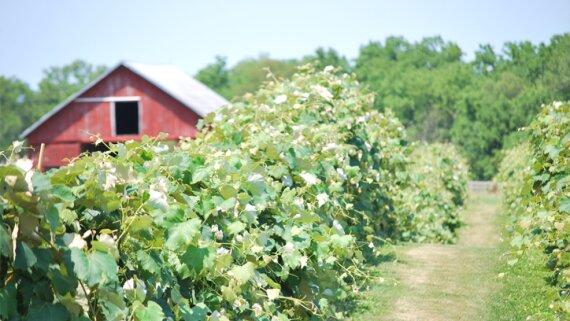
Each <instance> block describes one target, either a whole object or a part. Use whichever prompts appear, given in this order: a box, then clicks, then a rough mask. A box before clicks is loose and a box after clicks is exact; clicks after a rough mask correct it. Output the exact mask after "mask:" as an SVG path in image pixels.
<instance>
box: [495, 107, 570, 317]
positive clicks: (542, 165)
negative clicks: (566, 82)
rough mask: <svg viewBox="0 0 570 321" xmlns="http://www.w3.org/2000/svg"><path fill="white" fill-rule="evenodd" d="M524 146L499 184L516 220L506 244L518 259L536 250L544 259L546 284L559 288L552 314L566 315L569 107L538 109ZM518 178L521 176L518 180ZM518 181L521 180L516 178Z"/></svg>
mask: <svg viewBox="0 0 570 321" xmlns="http://www.w3.org/2000/svg"><path fill="white" fill-rule="evenodd" d="M525 130H526V131H527V132H528V135H529V143H528V147H526V146H525V145H523V146H520V147H518V148H517V149H515V150H512V151H510V152H507V153H506V156H505V158H504V159H503V162H502V164H501V171H500V173H499V175H498V180H500V181H502V186H503V190H504V193H505V201H506V203H507V204H506V205H507V207H508V209H509V211H510V212H511V213H512V215H514V216H515V219H514V222H515V225H514V226H513V227H512V230H513V238H512V241H511V244H512V245H513V246H514V247H515V248H517V249H519V254H520V253H522V250H523V249H525V248H527V247H531V246H532V247H538V248H540V249H542V250H543V251H544V252H545V253H546V254H548V255H549V258H550V259H549V263H548V266H549V268H551V269H552V271H553V274H552V277H551V279H550V282H551V283H552V284H553V285H556V286H558V287H559V289H560V296H561V300H560V302H558V303H556V305H555V306H556V309H557V310H558V311H559V312H560V313H561V314H564V315H568V313H570V302H569V300H568V291H569V290H570V269H569V266H570V242H569V239H570V215H569V214H570V189H569V186H570V103H560V102H555V103H552V104H550V105H547V106H543V107H542V110H541V112H540V113H539V114H538V116H537V117H536V119H535V120H534V121H533V122H532V123H531V125H530V126H529V127H528V128H527V129H525ZM517 175H520V176H519V177H517ZM521 177H522V178H521Z"/></svg>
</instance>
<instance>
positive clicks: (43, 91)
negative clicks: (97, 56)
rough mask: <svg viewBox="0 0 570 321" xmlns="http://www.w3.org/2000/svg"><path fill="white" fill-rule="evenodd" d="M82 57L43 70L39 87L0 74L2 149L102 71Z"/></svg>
mask: <svg viewBox="0 0 570 321" xmlns="http://www.w3.org/2000/svg"><path fill="white" fill-rule="evenodd" d="M105 69H106V68H105V67H104V66H93V65H91V64H88V63H86V62H84V61H81V60H76V61H73V62H72V63H70V64H68V65H65V66H62V67H51V68H48V69H47V70H45V71H44V78H43V79H42V80H41V81H40V83H39V90H37V91H33V90H31V89H30V88H29V86H28V85H27V84H25V83H24V82H22V81H20V80H18V79H15V78H6V77H3V76H0V115H1V117H2V121H1V122H0V148H1V149H5V148H6V147H7V146H9V145H10V143H11V142H12V141H14V140H15V139H17V137H18V135H19V134H21V133H22V131H23V130H24V129H25V128H26V127H28V126H30V125H31V124H32V123H33V122H35V121H36V120H38V119H39V118H40V117H41V116H43V115H44V114H45V113H47V112H48V111H49V110H51V109H52V108H54V107H55V106H56V105H57V104H59V103H61V102H62V101H64V100H65V99H66V98H67V97H69V96H71V95H72V94H74V93H75V92H77V91H79V90H80V89H82V88H83V87H85V86H86V85H87V84H88V83H90V82H91V81H92V80H94V79H95V78H96V77H97V76H99V75H100V74H102V73H103V72H104V71H105Z"/></svg>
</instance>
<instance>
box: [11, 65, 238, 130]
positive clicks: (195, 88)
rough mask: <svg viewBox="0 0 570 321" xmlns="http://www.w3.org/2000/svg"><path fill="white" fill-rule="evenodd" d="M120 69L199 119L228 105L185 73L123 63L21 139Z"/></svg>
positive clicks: (48, 116) (44, 118) (38, 123)
mask: <svg viewBox="0 0 570 321" xmlns="http://www.w3.org/2000/svg"><path fill="white" fill-rule="evenodd" d="M120 68H126V69H128V70H129V71H131V72H133V73H135V74H137V75H138V76H140V77H141V78H143V79H145V80H146V81H148V82H149V83H151V84H152V85H154V86H156V87H157V88H159V89H160V90H162V91H164V92H165V93H167V94H168V95H170V96H171V97H172V98H174V99H176V100H177V101H179V102H180V103H181V104H182V105H184V106H185V107H186V108H188V109H190V110H192V111H193V112H195V113H196V114H198V115H199V116H202V117H203V116H205V115H207V114H209V113H211V112H214V111H216V110H217V109H219V108H221V107H222V106H224V105H226V104H228V101H227V100H226V99H225V98H223V97H222V96H220V95H219V94H217V93H216V92H214V91H213V90H211V89H210V88H208V87H207V86H206V85H204V84H202V83H201V82H199V81H197V80H195V79H194V78H192V77H190V76H188V75H187V74H186V73H185V72H183V71H182V70H180V69H179V68H177V67H176V66H172V65H149V64H141V63H128V62H121V63H119V64H118V65H116V66H115V67H114V68H111V69H109V70H108V71H107V72H105V73H104V74H103V75H101V76H99V77H98V78H96V79H95V80H94V81H92V82H91V83H90V84H89V85H87V86H86V87H85V88H83V89H81V90H80V91H78V92H77V93H75V94H73V95H72V96H70V97H69V98H68V99H66V100H65V101H63V102H62V103H61V104H59V105H57V106H56V107H55V108H54V109H52V110H51V111H50V112H48V113H47V114H45V115H43V116H42V117H41V118H40V119H39V120H37V121H36V122H35V123H34V124H32V125H31V126H30V127H28V128H27V129H26V130H24V131H23V132H22V133H21V134H20V138H22V139H23V138H26V137H28V136H29V135H30V133H32V132H33V131H35V130H36V129H37V128H38V127H40V126H41V125H42V124H44V123H45V122H46V121H47V120H48V119H50V118H51V117H53V116H54V115H55V114H57V113H58V112H60V111H61V110H62V109H64V108H66V107H68V106H70V105H71V103H72V102H73V101H75V100H76V99H78V98H80V97H81V96H83V95H84V94H85V93H87V92H88V91H89V90H90V89H92V88H93V87H95V86H96V85H97V84H99V83H100V82H101V81H103V80H104V79H106V78H107V77H108V76H109V75H111V74H113V73H114V72H115V71H117V70H118V69H120Z"/></svg>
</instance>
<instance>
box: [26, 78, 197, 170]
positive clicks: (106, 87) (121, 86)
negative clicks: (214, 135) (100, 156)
mask: <svg viewBox="0 0 570 321" xmlns="http://www.w3.org/2000/svg"><path fill="white" fill-rule="evenodd" d="M110 96H139V97H140V101H139V113H140V118H141V122H140V128H139V132H140V135H118V136H113V133H112V125H111V112H112V111H111V103H109V102H96V103H93V102H89V103H86V102H76V101H73V102H71V103H70V104H69V105H68V106H66V107H64V108H63V109H61V110H60V111H59V112H58V113H56V114H55V115H53V116H52V117H51V118H49V119H48V120H47V121H46V122H44V123H43V124H42V125H40V126H39V127H38V128H36V129H35V130H34V131H32V132H31V133H30V134H29V135H28V137H27V140H28V143H29V144H30V145H31V146H33V147H34V151H33V152H32V153H31V155H30V156H31V157H32V159H34V161H35V160H36V158H37V155H36V153H37V151H39V148H38V146H39V145H40V144H41V143H45V144H46V149H45V152H44V167H46V168H47V167H56V166H61V165H64V164H65V163H66V161H64V159H65V158H68V159H71V158H73V157H75V156H77V155H79V154H80V152H81V144H82V143H90V142H91V140H90V139H89V137H90V136H92V135H94V134H99V135H100V136H101V138H102V139H103V140H104V141H107V142H118V141H125V140H129V139H139V138H140V137H141V136H143V135H148V136H156V135H158V134H159V133H161V132H165V133H168V134H169V135H168V139H170V140H176V139H178V138H179V137H180V136H184V137H194V136H195V135H196V133H197V129H196V124H197V122H198V119H199V118H200V117H199V116H198V115H197V114H196V113H194V112H193V111H192V110H190V109H188V108H187V107H185V106H184V105H183V104H182V103H180V102H179V101H178V100H176V99H174V98H172V97H171V96H169V95H168V94H166V93H165V92H163V91H162V90H160V89H159V88H157V87H156V86H154V85H153V84H151V83H149V82H148V81H146V80H145V79H143V78H141V77H139V76H138V75H136V74H135V73H133V72H131V71H130V70H128V69H127V68H125V67H120V68H118V69H117V70H115V71H113V72H112V73H110V74H109V75H108V76H107V77H105V78H104V79H103V80H101V81H100V82H99V83H97V84H96V85H95V86H93V87H92V88H90V89H89V90H88V91H87V92H85V93H84V94H83V95H81V96H80V97H79V98H87V97H110Z"/></svg>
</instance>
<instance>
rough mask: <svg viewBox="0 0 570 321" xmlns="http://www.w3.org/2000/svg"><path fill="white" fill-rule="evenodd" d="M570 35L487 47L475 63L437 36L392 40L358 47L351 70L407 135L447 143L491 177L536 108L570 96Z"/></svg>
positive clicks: (479, 172) (477, 170) (480, 175)
mask: <svg viewBox="0 0 570 321" xmlns="http://www.w3.org/2000/svg"><path fill="white" fill-rule="evenodd" d="M569 52H570V34H564V35H560V36H554V37H552V39H551V41H550V43H549V44H541V45H534V44H531V43H529V42H522V43H507V44H505V53H504V54H503V55H500V54H497V53H496V52H495V51H494V50H493V48H492V47H491V46H489V45H483V46H481V48H480V49H479V50H478V51H477V52H476V53H475V60H474V61H472V62H468V63H467V62H464V61H462V60H461V57H462V52H461V50H460V48H459V47H458V46H457V45H456V44H454V43H450V42H445V41H443V40H442V39H441V38H439V37H435V38H425V39H423V40H421V41H419V42H417V43H410V42H408V41H406V40H405V39H403V38H395V37H390V38H388V39H386V41H385V42H384V43H380V42H373V43H370V44H368V45H366V46H364V47H362V48H361V50H360V54H359V56H358V58H357V59H356V65H355V67H354V72H355V73H356V75H357V76H358V79H359V80H360V81H361V82H362V83H364V84H366V85H368V86H369V87H370V89H371V90H373V91H374V92H375V93H376V94H377V98H376V101H375V106H376V107H377V108H379V109H380V110H383V109H384V108H391V109H392V110H393V111H394V112H395V113H396V116H397V117H398V118H400V119H401V120H402V122H403V123H404V125H405V126H406V128H408V130H409V132H410V135H411V137H412V138H415V139H419V140H426V141H428V142H432V141H452V142H453V143H454V144H455V145H456V146H458V147H459V148H460V150H461V151H462V153H463V154H465V156H466V157H467V158H468V160H469V163H470V167H471V168H472V170H473V173H474V174H475V176H476V177H478V178H490V177H492V176H493V175H494V174H495V171H496V159H497V156H498V155H497V154H498V152H499V151H500V150H501V149H502V147H503V146H507V147H508V146H511V144H512V143H513V141H515V142H516V141H518V140H519V139H518V138H516V137H513V135H517V134H516V131H517V129H518V128H520V127H523V126H526V125H528V124H529V123H530V121H531V120H532V118H533V117H534V115H535V114H536V113H537V112H538V109H537V106H540V104H542V103H546V102H549V101H552V100H566V99H570V98H569V97H568V93H569V92H570V91H569V90H568V75H567V74H568V72H566V73H565V71H567V70H568V65H569V64H568V59H569V57H570V55H569V54H568V53H569Z"/></svg>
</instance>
